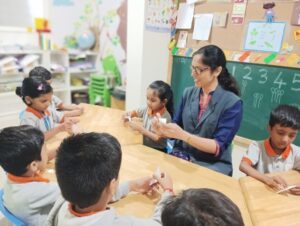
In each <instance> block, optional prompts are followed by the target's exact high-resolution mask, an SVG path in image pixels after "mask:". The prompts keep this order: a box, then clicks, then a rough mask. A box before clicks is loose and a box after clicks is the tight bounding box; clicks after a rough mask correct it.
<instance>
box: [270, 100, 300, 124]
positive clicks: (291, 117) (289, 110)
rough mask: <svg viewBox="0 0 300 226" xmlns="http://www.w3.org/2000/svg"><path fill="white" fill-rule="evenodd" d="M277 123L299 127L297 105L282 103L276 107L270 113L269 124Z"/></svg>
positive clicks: (299, 119) (299, 116)
mask: <svg viewBox="0 0 300 226" xmlns="http://www.w3.org/2000/svg"><path fill="white" fill-rule="evenodd" d="M276 124H279V125H280V126H283V127H290V128H293V129H295V130H299V129H300V110H299V109H298V108H297V107H294V106H291V105H287V104H282V105H279V106H278V107H276V108H275V109H274V110H273V111H272V112H271V114H270V119H269V126H270V127H273V126H275V125H276Z"/></svg>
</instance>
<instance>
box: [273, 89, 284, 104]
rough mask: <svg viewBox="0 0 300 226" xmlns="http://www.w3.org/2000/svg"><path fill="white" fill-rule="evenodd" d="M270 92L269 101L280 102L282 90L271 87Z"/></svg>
mask: <svg viewBox="0 0 300 226" xmlns="http://www.w3.org/2000/svg"><path fill="white" fill-rule="evenodd" d="M271 94H272V96H271V102H272V103H278V104H279V103H280V102H281V98H282V96H283V94H284V90H282V89H279V88H274V87H272V88H271Z"/></svg>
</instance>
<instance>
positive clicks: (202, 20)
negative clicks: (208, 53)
mask: <svg viewBox="0 0 300 226" xmlns="http://www.w3.org/2000/svg"><path fill="white" fill-rule="evenodd" d="M213 17H214V15H213V14H211V13H207V14H197V15H195V26H194V32H193V39H195V40H203V41H206V40H208V39H209V35H210V31H211V26H212V20H213Z"/></svg>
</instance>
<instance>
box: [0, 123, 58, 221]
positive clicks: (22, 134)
mask: <svg viewBox="0 0 300 226" xmlns="http://www.w3.org/2000/svg"><path fill="white" fill-rule="evenodd" d="M55 155H56V151H52V152H49V153H47V149H46V146H45V145H44V135H43V133H42V132H41V131H40V130H38V129H36V128H34V127H32V126H16V127H7V128H5V129H3V130H2V131H1V132H0V165H1V166H2V167H3V169H4V170H5V171H6V172H7V181H6V183H5V185H4V188H3V191H4V195H3V202H4V205H5V207H6V208H7V209H8V210H9V211H10V212H11V213H13V214H14V215H15V216H17V217H18V218H20V219H21V220H22V221H24V222H26V223H27V225H28V226H37V225H43V224H44V223H45V221H46V218H47V215H48V213H49V212H50V210H51V208H52V206H53V204H54V203H55V201H56V199H57V198H58V196H59V194H60V191H59V187H58V185H57V184H56V183H50V182H49V180H48V179H46V178H44V177H42V176H41V175H40V172H41V171H43V170H44V169H45V168H46V164H47V161H48V158H49V159H52V158H54V157H55Z"/></svg>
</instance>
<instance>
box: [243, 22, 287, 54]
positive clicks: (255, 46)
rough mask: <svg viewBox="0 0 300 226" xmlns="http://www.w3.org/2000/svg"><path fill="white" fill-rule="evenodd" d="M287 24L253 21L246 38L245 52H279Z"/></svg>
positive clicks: (249, 25) (250, 23)
mask: <svg viewBox="0 0 300 226" xmlns="http://www.w3.org/2000/svg"><path fill="white" fill-rule="evenodd" d="M285 25H286V23H282V22H275V23H266V22H260V21H251V22H249V24H248V29H247V34H246V38H245V47H244V49H245V50H253V51H262V52H279V51H280V49H281V45H282V40H283V36H284V29H285Z"/></svg>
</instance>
